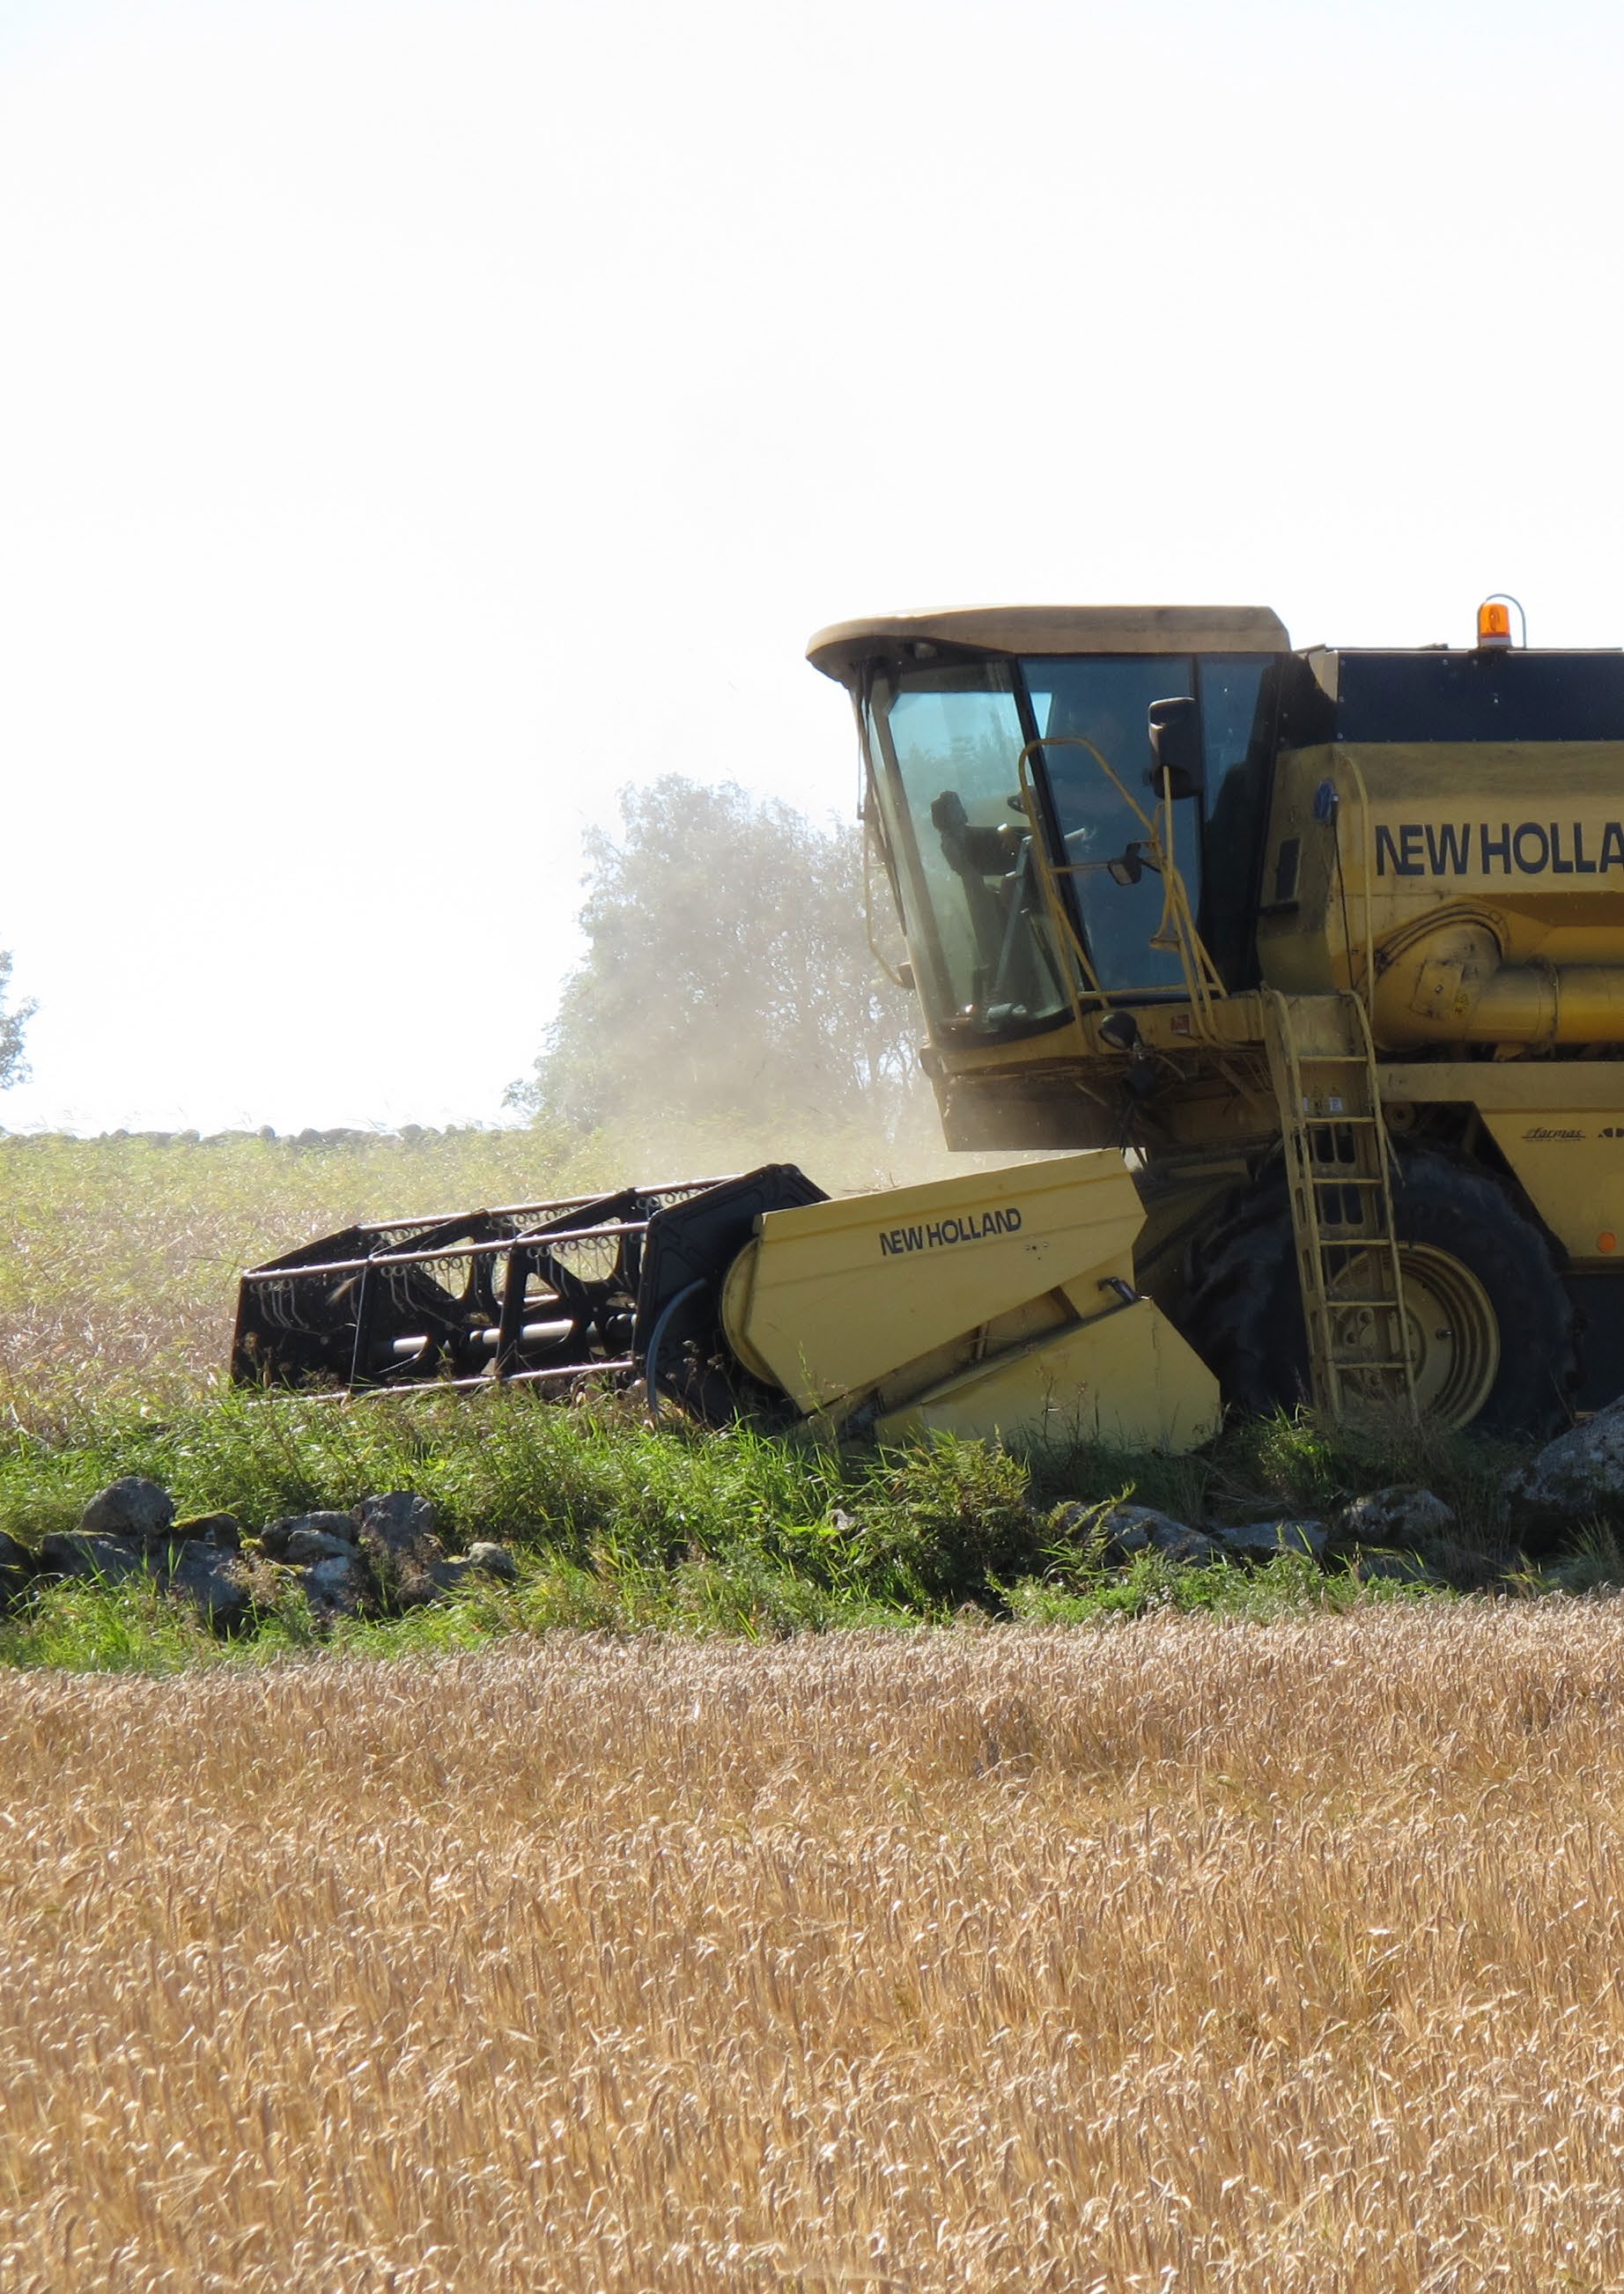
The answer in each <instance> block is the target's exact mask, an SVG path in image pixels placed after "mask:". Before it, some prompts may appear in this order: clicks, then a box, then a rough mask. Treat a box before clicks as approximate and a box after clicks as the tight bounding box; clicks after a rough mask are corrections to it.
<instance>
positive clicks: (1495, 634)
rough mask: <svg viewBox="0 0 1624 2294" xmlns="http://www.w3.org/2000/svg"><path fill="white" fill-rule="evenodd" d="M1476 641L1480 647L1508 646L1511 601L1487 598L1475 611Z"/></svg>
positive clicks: (1509, 640) (1509, 641)
mask: <svg viewBox="0 0 1624 2294" xmlns="http://www.w3.org/2000/svg"><path fill="white" fill-rule="evenodd" d="M1477 641H1478V645H1479V647H1480V648H1481V647H1488V646H1508V645H1509V644H1510V643H1511V641H1512V639H1511V601H1510V600H1508V599H1505V598H1485V600H1484V601H1483V603H1482V604H1481V606H1479V607H1478V609H1477Z"/></svg>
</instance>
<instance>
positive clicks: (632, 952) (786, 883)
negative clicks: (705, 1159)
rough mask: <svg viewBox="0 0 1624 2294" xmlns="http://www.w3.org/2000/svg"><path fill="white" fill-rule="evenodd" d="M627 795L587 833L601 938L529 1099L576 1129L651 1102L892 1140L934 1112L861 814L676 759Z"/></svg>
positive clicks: (563, 1000)
mask: <svg viewBox="0 0 1624 2294" xmlns="http://www.w3.org/2000/svg"><path fill="white" fill-rule="evenodd" d="M619 807H620V819H619V824H618V826H617V827H616V828H615V829H613V830H608V829H599V830H594V831H593V832H592V834H590V835H589V836H588V838H587V842H586V873H585V877H584V899H583V905H582V908H581V912H580V922H581V927H582V931H583V934H584V936H585V942H586V945H585V949H584V952H583V955H582V957H581V959H580V961H579V963H578V964H576V965H575V968H574V970H573V971H572V972H570V973H569V975H568V977H567V980H565V983H564V988H563V991H562V994H561V995H560V997H559V1005H558V1011H557V1013H556V1016H555V1017H554V1019H553V1021H552V1022H551V1026H550V1027H549V1028H548V1029H547V1032H546V1035H545V1037H544V1038H543V1044H542V1049H541V1053H540V1055H539V1056H538V1058H537V1059H536V1062H535V1068H534V1070H533V1072H532V1073H531V1074H530V1075H529V1076H528V1077H527V1078H525V1079H524V1081H523V1082H522V1083H519V1084H517V1085H515V1086H513V1088H512V1090H511V1091H510V1094H509V1097H510V1103H511V1104H513V1105H515V1106H517V1107H518V1108H520V1109H522V1110H524V1111H526V1113H528V1114H530V1115H531V1116H532V1117H534V1118H535V1119H537V1120H538V1121H540V1122H542V1123H544V1124H545V1125H547V1126H548V1127H552V1128H556V1129H558V1130H559V1131H561V1132H563V1133H565V1134H573V1135H588V1134H591V1133H593V1132H596V1131H600V1130H604V1129H607V1128H608V1127H612V1126H614V1125H616V1123H617V1122H619V1121H620V1120H621V1119H624V1118H625V1117H627V1116H628V1115H632V1116H635V1115H637V1114H639V1113H640V1112H643V1111H646V1110H649V1109H650V1108H652V1109H653V1110H655V1111H657V1112H658V1113H661V1114H663V1115H664V1116H665V1118H666V1119H669V1120H670V1121H671V1123H672V1124H673V1127H690V1128H692V1127H702V1126H706V1125H708V1126H712V1127H716V1126H725V1125H727V1124H729V1123H737V1124H738V1125H739V1127H741V1128H746V1129H747V1128H749V1127H756V1126H759V1125H760V1123H761V1122H762V1120H763V1117H765V1118H767V1119H774V1120H779V1121H781V1122H783V1123H785V1124H786V1125H787V1126H788V1127H793V1128H796V1129H798V1130H801V1131H805V1130H808V1129H815V1128H823V1127H828V1128H840V1127H845V1128H847V1129H855V1128H861V1129H863V1130H865V1131H868V1132H870V1133H871V1134H872V1135H874V1136H875V1138H876V1139H877V1141H880V1142H884V1141H887V1140H894V1139H895V1138H897V1137H899V1136H900V1135H902V1132H903V1130H904V1129H905V1128H908V1127H910V1125H917V1123H918V1117H919V1110H920V1105H921V1100H922V1098H923V1099H924V1100H925V1101H928V1098H929V1094H928V1090H927V1088H926V1086H925V1085H924V1082H923V1078H921V1076H920V1074H919V1070H918V1055H917V1051H916V1045H917V1044H918V1039H919V1035H920V1027H919V1020H918V1007H917V1005H915V1002H914V999H913V997H911V995H910V994H909V993H908V992H907V991H906V990H905V989H903V988H899V987H897V986H896V985H895V984H894V981H893V980H890V979H889V978H888V977H887V976H886V973H885V971H884V970H883V969H882V968H881V965H880V964H879V963H878V961H877V958H876V956H875V955H874V954H873V952H872V950H871V949H870V948H869V940H868V934H867V931H865V926H864V883H863V870H864V855H863V837H862V832H861V828H859V827H858V826H856V825H855V824H846V823H843V822H839V821H830V822H829V823H828V824H827V825H820V824H819V823H817V822H814V821H812V820H809V819H808V818H806V817H805V816H804V814H802V813H799V812H797V811H796V810H795V809H794V808H793V807H791V806H789V805H787V804H784V803H781V802H779V801H777V800H775V799H771V798H762V797H756V796H754V795H752V794H751V793H749V792H748V791H747V790H745V789H742V788H740V787H739V786H738V785H736V784H735V783H733V782H725V783H722V785H718V786H706V785H703V784H701V783H699V782H697V781H694V780H690V779H688V778H686V777H683V776H681V775H680V774H674V773H669V774H665V776H663V777H661V778H660V779H658V780H657V781H654V782H651V783H649V784H648V785H644V786H641V787H629V788H625V789H623V790H622V791H621V793H620V799H619ZM876 898H877V906H878V903H879V902H881V901H883V902H884V903H885V907H886V908H887V909H888V907H889V902H890V894H889V892H888V891H886V890H885V887H884V885H883V883H881V884H879V885H878V886H877V892H876ZM887 921H888V918H887Z"/></svg>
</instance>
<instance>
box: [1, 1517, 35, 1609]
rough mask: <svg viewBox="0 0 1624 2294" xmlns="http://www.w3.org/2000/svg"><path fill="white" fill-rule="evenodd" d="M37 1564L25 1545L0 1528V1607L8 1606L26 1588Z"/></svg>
mask: <svg viewBox="0 0 1624 2294" xmlns="http://www.w3.org/2000/svg"><path fill="white" fill-rule="evenodd" d="M38 1566H39V1564H38V1563H37V1561H36V1559H35V1558H34V1556H33V1555H32V1554H31V1553H30V1552H29V1549H28V1547H27V1546H26V1545H23V1544H20V1542H18V1540H17V1539H16V1538H14V1537H8V1536H7V1535H6V1533H5V1532H4V1530H3V1529H0V1608H4V1607H8V1606H9V1605H10V1603H12V1601H14V1600H15V1599H16V1598H17V1597H18V1595H19V1594H20V1593H21V1592H23V1591H25V1590H26V1589H27V1587H28V1584H29V1579H30V1578H31V1577H32V1576H33V1575H34V1574H35V1572H36V1570H37V1568H38Z"/></svg>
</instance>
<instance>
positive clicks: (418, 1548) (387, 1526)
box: [355, 1490, 445, 1609]
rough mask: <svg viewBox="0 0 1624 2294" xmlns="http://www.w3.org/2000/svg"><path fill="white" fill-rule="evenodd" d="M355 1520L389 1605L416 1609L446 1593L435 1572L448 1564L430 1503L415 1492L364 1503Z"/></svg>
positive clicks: (364, 1499)
mask: <svg viewBox="0 0 1624 2294" xmlns="http://www.w3.org/2000/svg"><path fill="white" fill-rule="evenodd" d="M355 1520H356V1522H357V1524H358V1525H359V1527H360V1533H361V1550H362V1551H363V1553H364V1554H365V1556H366V1558H367V1559H368V1560H369V1561H370V1562H371V1565H372V1571H373V1574H374V1576H375V1577H376V1578H377V1581H378V1586H379V1592H380V1593H381V1595H382V1598H383V1600H384V1603H385V1606H386V1607H388V1608H391V1609H416V1608H420V1607H422V1606H423V1604H424V1603H425V1602H426V1601H432V1600H433V1599H434V1598H435V1596H436V1594H437V1592H438V1591H440V1590H442V1589H441V1588H440V1587H439V1585H438V1584H437V1582H436V1579H435V1572H436V1571H437V1569H439V1568H440V1567H441V1566H443V1565H444V1563H445V1547H444V1546H443V1545H442V1544H441V1542H440V1541H439V1539H438V1537H437V1535H436V1534H435V1511H434V1508H433V1507H432V1506H431V1505H430V1504H429V1502H428V1499H427V1498H420V1497H417V1496H414V1495H413V1493H412V1491H410V1490H393V1491H391V1492H390V1493H389V1494H388V1496H387V1497H373V1498H363V1499H362V1501H361V1503H360V1504H359V1505H358V1506H357V1507H356V1508H355Z"/></svg>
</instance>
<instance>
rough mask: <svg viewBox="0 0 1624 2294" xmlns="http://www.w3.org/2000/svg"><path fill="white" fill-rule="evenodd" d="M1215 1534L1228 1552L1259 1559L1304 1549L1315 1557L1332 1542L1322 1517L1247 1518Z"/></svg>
mask: <svg viewBox="0 0 1624 2294" xmlns="http://www.w3.org/2000/svg"><path fill="white" fill-rule="evenodd" d="M1218 1535H1219V1537H1220V1539H1221V1541H1222V1542H1223V1543H1224V1544H1225V1545H1226V1546H1228V1549H1229V1550H1230V1552H1231V1553H1244V1554H1246V1555H1247V1556H1248V1557H1249V1558H1254V1559H1259V1560H1262V1559H1266V1558H1268V1557H1269V1555H1270V1554H1274V1553H1305V1554H1307V1555H1308V1556H1309V1558H1310V1559H1311V1560H1314V1561H1318V1560H1319V1559H1320V1558H1322V1557H1323V1555H1324V1553H1325V1550H1326V1546H1327V1545H1328V1544H1329V1543H1330V1542H1331V1538H1330V1532H1329V1531H1328V1530H1327V1529H1326V1525H1325V1524H1324V1522H1322V1521H1248V1522H1243V1523H1241V1524H1240V1525H1239V1526H1238V1527H1236V1528H1233V1529H1229V1528H1225V1529H1220V1531H1219V1532H1218Z"/></svg>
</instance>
